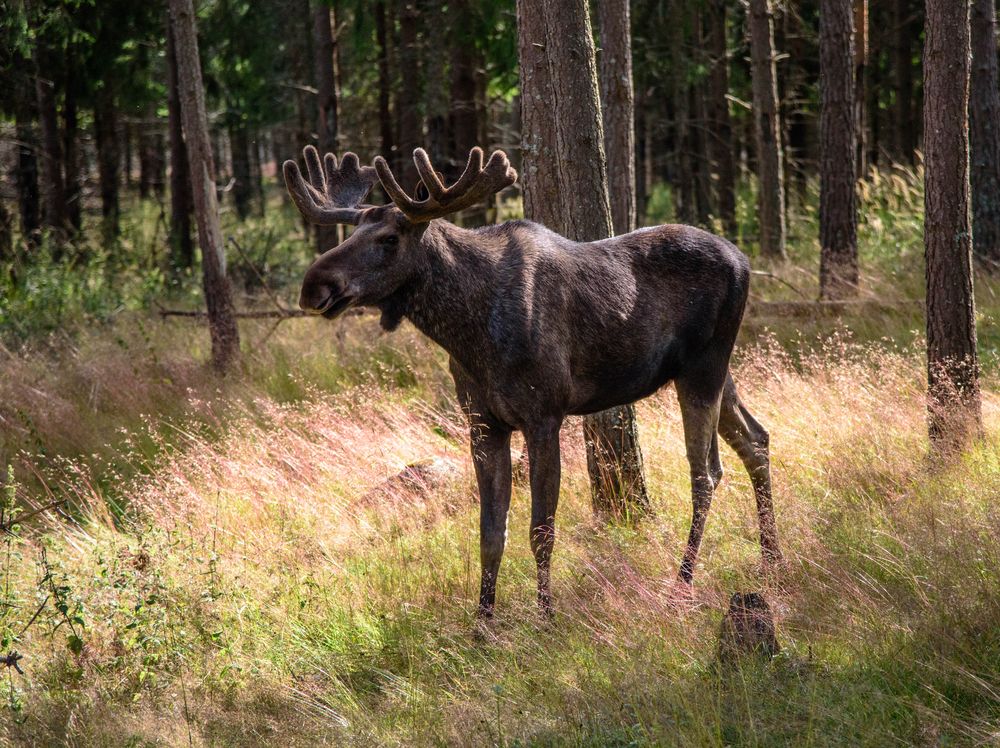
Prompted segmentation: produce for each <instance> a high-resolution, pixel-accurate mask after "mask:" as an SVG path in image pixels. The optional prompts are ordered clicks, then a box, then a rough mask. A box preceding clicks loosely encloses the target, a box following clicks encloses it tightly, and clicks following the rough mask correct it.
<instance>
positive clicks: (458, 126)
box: [446, 0, 486, 225]
mask: <svg viewBox="0 0 1000 748" xmlns="http://www.w3.org/2000/svg"><path fill="white" fill-rule="evenodd" d="M452 12H453V17H454V18H455V21H454V27H453V29H452V40H451V45H450V46H451V86H450V102H449V107H450V109H449V113H448V125H449V129H450V130H451V136H452V147H451V153H450V154H449V156H448V159H447V161H446V163H447V164H448V173H447V174H446V176H448V177H449V178H451V179H453V180H454V179H457V178H458V177H459V176H460V175H461V173H462V171H463V170H464V169H465V157H466V156H467V155H468V154H469V151H470V150H471V149H472V148H474V147H475V146H477V145H485V143H482V144H481V143H480V142H479V124H480V123H479V114H480V112H479V107H478V105H477V101H476V99H477V86H476V71H477V69H478V68H479V66H480V64H481V62H482V61H481V59H480V55H479V51H478V49H477V48H476V46H475V44H470V43H469V42H468V40H466V39H464V36H463V35H464V34H465V33H466V30H467V28H468V26H469V24H470V23H471V20H472V19H471V16H470V9H469V3H468V2H467V0H459V1H458V2H457V3H456V4H455V7H454V10H453V11H452ZM463 213H464V215H463V216H462V218H463V221H465V222H467V223H469V224H471V225H475V224H479V223H482V222H483V221H485V220H486V207H485V206H482V205H476V206H474V207H472V208H470V209H468V210H465V211H463Z"/></svg>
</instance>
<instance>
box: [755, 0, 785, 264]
mask: <svg viewBox="0 0 1000 748" xmlns="http://www.w3.org/2000/svg"><path fill="white" fill-rule="evenodd" d="M749 22H750V57H751V65H752V67H753V73H752V78H753V115H754V136H755V138H756V141H757V177H758V181H759V184H758V190H759V192H758V203H759V206H760V210H759V213H760V251H761V253H762V254H763V255H765V256H767V257H774V258H781V259H784V258H785V176H784V171H783V168H782V163H781V126H780V122H779V113H778V85H777V73H776V70H775V64H774V56H775V55H774V23H773V18H772V15H771V0H750V18H749Z"/></svg>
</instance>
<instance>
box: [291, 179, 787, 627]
mask: <svg viewBox="0 0 1000 748" xmlns="http://www.w3.org/2000/svg"><path fill="white" fill-rule="evenodd" d="M491 161H492V160H491ZM286 174H287V172H286ZM295 174H296V175H297V170H296V172H295ZM294 176H295V175H292V178H294ZM292 184H293V183H292V182H290V189H293V187H292ZM359 199H360V198H359ZM352 222H354V221H352ZM356 222H357V224H358V228H357V230H356V231H355V232H354V233H353V234H352V235H351V237H350V238H348V239H347V240H346V241H344V242H343V243H342V244H341V245H340V246H338V247H335V248H333V249H331V250H329V251H328V252H326V253H325V254H323V255H322V256H321V257H319V258H318V259H317V260H316V261H315V262H314V263H313V265H312V267H310V268H309V270H308V271H307V273H306V275H305V278H304V280H303V284H302V293H301V298H300V305H301V306H302V308H303V309H305V310H308V311H313V312H316V313H322V314H324V315H325V316H327V317H330V318H333V317H336V316H338V315H339V314H341V313H342V312H343V311H344V310H346V309H347V308H349V307H352V306H372V307H377V308H379V309H380V310H381V311H382V325H383V326H384V327H385V328H386V329H390V330H391V329H394V328H395V327H396V326H398V325H399V324H400V322H401V320H402V319H404V318H405V319H409V320H410V321H411V322H412V323H413V324H414V325H415V326H416V327H417V328H418V329H420V330H421V331H422V332H423V333H425V334H426V335H427V336H428V337H430V338H431V339H433V340H434V341H435V342H437V343H438V344H439V345H441V346H442V347H443V348H444V349H445V350H446V351H448V353H449V354H450V356H451V371H452V375H453V377H454V379H455V385H456V390H457V392H458V396H459V398H460V400H461V402H462V405H463V407H464V408H465V409H466V410H467V411H468V413H469V415H470V422H471V431H472V453H473V461H474V464H475V468H476V477H477V481H478V483H479V494H480V503H481V523H480V532H481V560H482V585H481V594H480V611H481V613H482V614H483V615H485V616H489V615H491V614H492V611H493V607H494V600H495V591H496V576H497V572H498V569H499V566H500V559H501V556H502V554H503V549H504V542H505V538H506V524H507V509H508V507H509V505H510V488H511V461H510V436H511V433H512V432H513V431H515V430H518V431H521V432H522V433H523V434H524V438H525V443H526V447H527V451H528V455H529V473H530V475H529V480H530V485H531V495H532V517H531V535H530V538H531V545H532V549H533V551H534V554H535V558H536V562H537V566H538V597H539V602H540V604H541V605H542V607H543V608H544V609H546V610H548V609H549V608H550V605H551V598H550V592H549V562H550V558H551V553H552V546H553V542H554V538H555V513H556V505H557V502H558V497H559V482H560V464H559V432H560V427H561V426H562V423H563V420H564V419H565V417H566V416H567V415H572V414H585V413H593V412H597V411H599V410H603V409H605V408H608V407H611V406H613V405H621V404H625V403H630V402H633V401H635V400H637V399H639V398H642V397H646V396H647V395H650V394H652V393H653V392H656V391H657V390H658V389H659V388H660V387H662V386H663V385H665V384H667V383H668V382H671V381H673V382H674V383H675V385H676V388H677V393H678V400H679V402H680V406H681V414H682V418H683V422H684V431H685V442H686V448H687V454H688V461H689V464H690V468H691V482H692V495H693V504H694V516H693V521H692V526H691V532H690V536H689V539H688V544H687V549H686V552H685V554H684V559H683V561H682V563H681V567H680V572H679V573H680V578H681V580H682V581H683V582H684V583H685V584H689V583H690V581H691V578H692V575H693V572H694V565H695V561H696V558H697V552H698V546H699V545H700V542H701V536H702V533H703V531H704V525H705V519H706V516H707V513H708V509H709V505H710V503H711V499H712V493H713V491H714V488H715V485H716V484H717V482H718V480H719V479H720V478H721V475H722V467H721V464H720V462H719V455H718V442H717V438H716V433H719V434H721V435H722V436H723V438H724V439H725V440H726V441H727V442H728V443H729V444H730V445H731V446H732V447H733V448H734V449H735V450H736V452H737V453H738V454H739V456H740V458H741V459H742V460H743V463H744V465H745V466H746V468H747V470H748V471H749V472H750V476H751V479H752V481H753V485H754V490H755V493H756V496H757V503H758V512H759V515H760V525H761V543H762V547H763V548H764V555H765V559H766V560H768V561H774V560H777V559H778V558H780V551H779V550H778V544H777V536H776V531H775V525H774V516H773V510H772V508H771V487H770V474H769V462H768V437H767V432H766V431H765V430H764V429H763V428H762V427H761V426H760V424H758V423H757V422H756V421H755V420H754V419H753V417H752V416H751V415H750V414H749V412H747V410H746V408H744V407H743V405H742V404H741V403H740V401H739V398H738V396H737V394H736V389H735V386H734V384H733V381H732V378H731V377H730V376H729V358H730V354H731V353H732V349H733V343H734V341H735V339H736V334H737V332H738V330H739V326H740V322H741V319H742V315H743V309H744V306H745V304H746V300H747V292H748V288H749V280H750V267H749V263H748V261H747V259H746V257H745V256H744V255H743V254H742V253H741V252H740V251H739V250H738V249H737V248H736V247H734V246H733V245H732V244H730V243H729V242H728V241H726V240H725V239H722V238H719V237H717V236H713V235H712V234H709V233H707V232H705V231H701V230H700V229H696V228H692V227H689V226H677V225H668V226H658V227H655V228H649V229H641V230H639V231H635V232H632V233H630V234H625V235H623V236H619V237H616V238H614V239H607V240H604V241H599V242H591V243H575V242H572V241H570V240H568V239H565V238H563V237H561V236H559V235H558V234H555V233H553V232H552V231H549V230H548V229H546V228H545V227H543V226H540V225H538V224H535V223H531V222H528V221H512V222H508V223H505V224H503V225H500V226H492V227H487V228H481V229H475V230H469V229H463V228H459V227H458V226H455V225H453V224H451V223H448V222H447V221H444V220H429V219H427V218H423V219H422V220H418V219H415V218H413V217H409V218H408V217H407V215H405V214H404V213H403V212H402V211H401V210H400V209H399V208H397V207H395V206H393V205H388V206H381V207H367V208H364V207H359V208H358V212H357V215H356Z"/></svg>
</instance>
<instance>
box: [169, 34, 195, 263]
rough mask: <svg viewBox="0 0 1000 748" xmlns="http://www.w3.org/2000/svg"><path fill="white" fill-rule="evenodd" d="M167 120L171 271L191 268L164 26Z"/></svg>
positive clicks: (178, 124)
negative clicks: (172, 269)
mask: <svg viewBox="0 0 1000 748" xmlns="http://www.w3.org/2000/svg"><path fill="white" fill-rule="evenodd" d="M166 56H167V60H166V68H167V116H168V130H169V132H168V137H169V139H170V250H171V252H170V254H171V265H172V266H173V267H175V268H190V267H193V266H194V243H193V242H192V240H191V212H192V211H193V210H194V198H193V197H192V196H191V175H190V172H189V170H188V157H187V147H186V146H185V145H184V126H183V123H182V121H181V101H180V91H179V90H178V85H179V84H178V81H177V55H176V52H175V49H174V33H173V29H171V27H170V23H169V19H168V23H167V55H166Z"/></svg>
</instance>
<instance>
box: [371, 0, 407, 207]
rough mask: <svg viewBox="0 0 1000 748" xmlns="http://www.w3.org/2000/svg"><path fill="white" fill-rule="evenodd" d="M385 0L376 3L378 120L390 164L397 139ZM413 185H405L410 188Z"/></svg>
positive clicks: (392, 160) (386, 157) (384, 156)
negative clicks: (393, 111)
mask: <svg viewBox="0 0 1000 748" xmlns="http://www.w3.org/2000/svg"><path fill="white" fill-rule="evenodd" d="M387 15H388V14H387V12H386V7H385V0H378V2H376V3H375V42H376V44H377V46H378V121H379V134H380V138H381V150H382V157H383V158H385V159H386V160H387V161H388V162H389V163H390V164H392V163H395V161H396V153H395V150H396V141H395V139H394V138H393V132H392V112H391V111H390V109H389V102H390V95H391V94H390V92H391V89H392V76H391V75H390V71H389V31H388V23H389V21H388V18H387ZM410 187H412V185H404V189H409V188H410Z"/></svg>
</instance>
